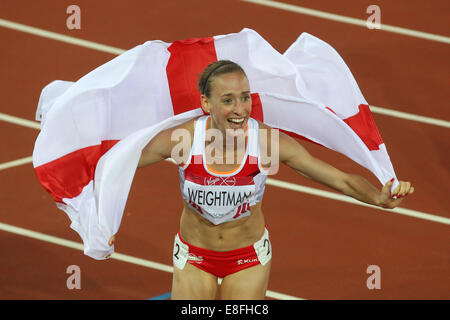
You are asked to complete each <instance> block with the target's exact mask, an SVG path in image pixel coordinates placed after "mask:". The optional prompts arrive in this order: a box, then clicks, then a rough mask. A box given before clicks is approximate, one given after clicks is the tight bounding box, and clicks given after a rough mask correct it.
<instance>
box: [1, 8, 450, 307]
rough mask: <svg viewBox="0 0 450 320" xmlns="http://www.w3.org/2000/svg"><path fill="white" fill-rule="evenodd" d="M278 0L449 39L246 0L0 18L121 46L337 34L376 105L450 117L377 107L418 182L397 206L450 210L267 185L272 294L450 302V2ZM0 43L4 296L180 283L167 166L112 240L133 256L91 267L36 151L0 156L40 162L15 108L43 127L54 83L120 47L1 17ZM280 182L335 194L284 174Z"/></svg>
mask: <svg viewBox="0 0 450 320" xmlns="http://www.w3.org/2000/svg"><path fill="white" fill-rule="evenodd" d="M283 1H284V2H285V3H290V4H294V5H296V6H297V7H296V8H297V9H298V6H302V7H306V8H310V9H315V10H318V11H319V12H328V13H334V14H337V15H340V16H346V17H351V18H357V19H360V20H362V21H364V20H365V19H367V17H368V14H367V13H366V8H367V7H368V6H369V5H371V4H377V5H379V6H380V8H381V19H382V23H383V24H386V25H391V26H397V27H402V28H405V29H407V30H416V31H422V32H425V33H428V34H435V35H440V36H443V37H442V38H444V41H435V40H431V39H429V38H427V37H425V38H423V37H417V36H411V35H405V34H402V33H398V32H389V31H382V30H369V29H368V28H365V27H362V26H358V25H355V24H350V23H346V22H338V21H336V20H330V19H329V18H323V17H320V16H317V15H315V16H312V15H307V14H304V13H299V12H296V11H295V10H294V11H293V9H292V8H293V7H292V6H291V7H288V8H290V9H289V10H284V9H277V8H273V7H269V6H265V5H261V4H255V3H251V2H247V1H238V0H228V1H201V0H189V1H183V0H171V1H137V0H129V1H105V0H101V1H98V0H97V1H95V2H94V1H76V2H74V1H50V0H40V1H25V0H14V1H13V0H4V1H2V2H1V3H0V19H4V20H7V21H12V22H16V23H20V24H23V25H26V26H31V27H35V28H39V29H44V30H47V31H52V32H55V33H58V34H61V35H66V36H70V37H75V38H80V39H85V40H89V41H92V42H95V43H97V44H104V45H109V46H112V47H115V48H120V49H129V48H132V47H133V46H135V45H138V44H141V43H143V42H144V41H146V40H153V39H160V40H164V41H166V42H171V41H174V40H180V39H185V38H193V37H205V36H211V35H217V34H226V33H232V32H238V31H240V30H241V29H242V28H243V27H248V28H252V29H254V30H256V31H258V32H259V33H260V34H261V35H262V36H263V37H264V38H266V39H267V40H268V41H269V42H270V43H271V44H272V45H273V46H274V47H275V48H276V49H277V50H279V51H280V52H283V51H284V50H286V49H287V47H288V46H289V45H290V44H291V43H292V42H293V41H295V39H296V38H297V37H298V36H299V35H300V33H301V32H304V31H306V32H309V33H311V34H313V35H315V36H317V37H319V38H321V39H323V40H325V41H327V42H328V43H330V44H331V45H332V46H333V47H334V48H335V49H336V50H337V51H338V52H339V53H340V54H341V56H342V57H343V58H344V60H345V61H346V62H347V64H348V65H349V67H350V69H351V70H352V72H353V74H354V76H355V78H356V80H357V81H358V83H359V85H360V88H361V90H362V91H363V94H364V95H365V98H366V99H367V101H369V103H370V104H371V105H374V106H377V107H382V108H384V109H388V110H396V111H400V112H403V113H405V114H407V115H411V114H413V115H419V116H421V117H427V118H433V119H438V120H441V122H435V124H432V123H424V122H421V121H415V120H408V119H405V118H398V117H395V116H390V115H384V114H381V113H374V117H375V121H376V122H377V125H378V128H379V130H380V132H381V134H382V136H383V139H384V141H385V143H386V145H387V148H388V151H389V154H390V156H391V160H392V162H393V165H394V168H395V169H396V173H397V175H398V177H399V178H400V179H403V180H410V181H412V182H413V184H414V186H415V188H416V192H415V194H414V195H413V196H411V197H410V198H407V199H406V200H405V201H404V202H403V203H402V205H401V207H402V208H404V209H408V210H413V212H420V213H426V214H431V215H433V216H438V217H442V218H444V219H441V220H440V221H439V222H436V221H430V220H427V219H422V218H420V217H419V218H417V217H411V216H408V215H404V214H398V213H395V212H392V211H390V212H386V211H381V210H378V209H375V208H369V207H365V206H360V205H355V204H352V203H347V202H343V201H340V200H333V199H329V198H327V197H323V196H317V195H312V194H308V193H304V192H298V191H294V190H288V189H285V188H280V187H275V186H267V188H266V194H265V199H264V203H263V211H264V212H265V216H266V220H267V224H268V226H269V231H270V233H271V238H272V243H273V247H274V258H273V267H272V274H271V280H270V283H269V290H270V291H271V293H270V294H268V298H289V297H290V296H292V297H297V298H304V299H449V298H450V291H449V290H448V288H449V284H450V276H449V274H450V273H449V267H450V232H449V231H450V230H449V225H448V223H449V222H448V221H449V220H448V219H449V218H450V210H449V207H450V205H449V200H448V187H447V183H448V181H450V170H449V169H450V166H449V163H450V162H449V156H450V152H449V150H450V133H449V121H450V108H449V105H448V101H449V95H448V88H449V85H450V83H449V78H448V73H449V60H448V57H449V56H450V46H449V42H448V40H449V38H448V37H449V36H450V30H449V28H448V21H447V19H446V18H447V16H446V15H447V13H448V12H449V10H450V4H449V2H448V1H444V0H439V1H433V2H432V4H431V2H430V1H425V0H417V1H405V0H397V1H395V2H394V1H366V0H363V1H361V0H347V1H345V2H337V1H332V0H326V1H325V0H320V1H312V0H305V1H295V0H283ZM270 2H271V3H275V1H270ZM342 3H345V5H344V4H342ZM71 4H77V5H78V6H80V8H81V30H68V29H67V27H66V18H67V17H68V15H67V14H66V8H67V7H68V6H69V5H71ZM297 11H298V10H297ZM0 39H1V51H0V57H1V59H0V69H1V71H2V72H1V73H0V84H1V86H0V88H1V89H0V92H1V97H2V99H1V104H0V113H1V114H0V119H3V120H5V121H0V169H1V170H0V187H1V189H0V223H1V224H0V229H1V230H0V299H147V298H150V297H154V296H159V295H161V294H164V293H167V292H169V291H170V281H171V273H170V266H171V252H172V245H173V236H174V235H175V232H176V231H177V230H178V221H179V216H180V212H181V208H182V203H181V197H180V196H179V194H178V183H179V182H178V177H177V172H176V170H175V169H174V168H173V165H172V164H171V163H169V162H163V163H159V164H157V165H154V166H152V167H148V168H145V169H140V170H139V171H138V172H137V174H136V176H135V180H134V182H133V186H132V189H131V192H130V196H129V199H128V202H127V206H126V208H125V214H124V218H123V221H122V225H121V228H120V231H119V235H118V241H117V242H116V251H117V252H119V253H121V254H124V255H127V257H125V258H124V259H110V260H108V261H95V260H93V259H91V258H89V257H87V256H84V255H83V253H82V252H81V251H80V250H78V249H74V248H69V247H68V246H67V245H71V244H73V243H72V242H76V243H80V241H81V240H80V239H79V237H78V235H77V234H76V233H75V232H74V231H72V230H71V229H70V228H69V219H68V218H67V217H66V215H65V214H64V213H63V212H62V211H60V210H58V209H57V208H56V206H55V204H54V202H53V201H52V199H51V198H50V196H49V195H48V194H47V193H46V192H45V190H44V189H43V188H42V187H41V186H40V185H39V183H38V181H37V179H36V177H35V174H34V171H33V167H32V164H31V163H30V161H29V160H28V161H27V159H25V161H24V164H22V165H11V166H10V167H8V168H4V166H2V165H3V164H5V163H9V162H10V161H13V160H17V159H23V158H27V157H30V156H31V154H32V150H33V147H34V141H35V139H36V137H37V134H38V132H39V131H38V130H37V129H33V128H31V127H29V126H28V127H27V126H25V125H24V123H23V122H22V123H20V124H17V123H13V122H11V120H6V118H5V116H4V115H10V116H14V117H17V118H20V119H25V120H31V121H33V120H34V114H35V110H36V107H37V101H38V98H39V94H40V91H41V89H42V88H43V87H44V86H45V85H46V84H48V83H49V82H51V81H53V80H55V79H61V80H70V81H76V80H77V79H78V78H80V77H81V76H82V75H84V74H86V73H88V72H89V71H91V70H92V69H94V68H95V67H97V66H99V65H101V64H103V63H105V62H107V61H109V60H110V59H112V58H114V57H115V55H114V54H112V53H107V52H104V51H101V50H94V49H89V48H85V47H82V46H79V45H74V44H69V43H66V42H61V41H58V40H54V39H49V38H45V37H42V36H37V35H33V34H30V33H26V32H22V31H18V30H15V29H11V28H7V27H4V26H2V27H0ZM445 39H446V41H447V42H445ZM375 109H376V108H374V110H375ZM1 116H3V117H1ZM420 119H424V118H420ZM303 145H305V146H306V147H307V148H308V150H309V151H310V152H311V153H313V154H314V155H315V156H317V157H319V158H321V159H323V160H326V161H328V162H329V163H331V164H332V165H334V166H336V167H338V168H340V169H341V170H344V171H347V172H354V173H359V174H362V175H364V176H365V177H367V178H368V179H369V180H370V181H371V182H372V183H374V184H375V185H379V183H378V181H377V180H376V179H375V178H374V177H373V176H372V175H371V174H370V173H369V172H368V171H367V170H365V169H363V168H361V167H359V166H358V165H356V164H355V163H353V162H351V161H350V160H348V159H347V158H345V157H344V156H342V155H339V154H336V153H334V152H332V151H329V150H325V149H323V148H320V147H318V146H315V145H312V144H309V143H306V142H303ZM273 178H275V179H277V180H281V181H285V182H290V183H293V184H296V185H301V186H306V187H310V188H314V189H313V190H323V191H328V192H332V193H333V194H335V193H334V192H333V191H332V190H330V189H327V188H326V187H323V186H321V185H318V184H316V183H314V182H311V181H308V180H306V179H305V178H303V177H301V176H299V175H293V174H292V171H291V170H289V169H288V168H282V169H281V170H280V172H279V174H278V175H277V176H276V177H273ZM154 181H163V182H164V183H158V184H156V183H154ZM149 198H152V199H159V201H158V202H157V203H155V202H154V201H150V200H149ZM174 199H177V200H174ZM406 212H410V211H406ZM11 226H14V227H18V228H21V229H13V228H12V227H11ZM17 230H18V231H17ZM27 230H31V231H35V232H39V233H41V234H44V235H49V236H53V237H57V239H66V240H69V241H72V242H70V243H69V244H65V243H61V241H60V240H57V242H56V243H51V242H48V241H44V240H42V239H44V238H43V236H42V235H40V234H39V235H36V234H33V235H32V236H31V237H30V234H28V235H25V234H24V233H23V232H27ZM75 248H76V244H75ZM116 256H117V257H119V258H120V257H122V256H120V255H116ZM128 256H129V257H135V258H140V259H143V260H140V261H141V262H143V263H140V264H139V263H138V264H136V263H133V260H131V258H129V257H128ZM149 261H152V262H157V263H160V264H162V267H161V268H162V270H161V268H160V269H158V266H157V267H156V269H155V267H154V266H153V265H150V267H149ZM70 265H78V266H79V267H80V269H81V290H69V289H67V287H66V280H67V278H68V276H69V274H67V273H66V269H67V267H68V266H70ZM369 265H378V266H379V267H380V268H381V289H380V290H368V288H367V287H366V280H367V278H368V277H369V275H368V274H367V273H366V269H367V267H368V266H369ZM166 266H168V267H166ZM164 270H165V271H164ZM273 292H275V293H273ZM276 293H281V294H285V295H288V296H283V295H276Z"/></svg>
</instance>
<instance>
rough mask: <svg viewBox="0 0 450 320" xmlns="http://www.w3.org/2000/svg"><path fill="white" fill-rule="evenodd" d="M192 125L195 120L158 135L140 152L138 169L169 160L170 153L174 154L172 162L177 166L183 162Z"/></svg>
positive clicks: (188, 145) (188, 146)
mask: <svg viewBox="0 0 450 320" xmlns="http://www.w3.org/2000/svg"><path fill="white" fill-rule="evenodd" d="M194 125H195V120H190V121H188V122H185V123H183V124H181V125H179V126H176V127H173V128H169V129H167V130H164V131H161V132H160V133H158V134H157V135H156V136H155V137H154V138H153V139H152V140H150V142H149V143H148V144H147V145H146V146H145V147H144V149H143V150H142V154H141V158H140V159H139V163H138V167H139V168H142V167H145V166H148V165H150V164H153V163H156V162H159V161H161V160H165V159H167V158H170V157H172V152H175V153H176V154H175V157H174V159H173V160H175V162H176V163H177V164H180V163H183V162H185V161H186V158H187V157H188V156H189V152H190V148H191V140H192V136H193V132H194Z"/></svg>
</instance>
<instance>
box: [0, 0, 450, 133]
mask: <svg viewBox="0 0 450 320" xmlns="http://www.w3.org/2000/svg"><path fill="white" fill-rule="evenodd" d="M242 1H247V0H242ZM308 10H310V9H308ZM313 11H314V10H313ZM0 26H2V27H5V28H9V29H13V30H17V31H22V32H27V33H31V34H33V35H36V36H40V37H44V38H50V39H53V40H57V41H63V42H66V43H70V44H73V45H77V46H81V47H85V48H89V49H94V50H97V51H102V52H107V53H111V54H115V55H119V54H122V53H124V52H125V51H126V50H125V49H120V48H114V47H110V46H107V45H103V44H99V43H96V42H92V41H86V40H82V39H78V38H74V37H70V36H66V35H62V34H58V33H55V32H51V31H47V30H43V29H39V28H36V27H31V26H27V25H24V24H20V23H17V22H12V21H8V20H4V19H0ZM370 108H371V110H372V111H373V113H379V114H383V115H388V116H392V117H396V118H401V119H407V120H412V121H417V122H422V123H427V124H432V125H436V126H442V127H446V128H449V127H450V122H449V121H445V120H440V119H435V118H430V117H425V116H420V115H415V114H411V113H406V112H401V111H396V110H392V109H386V108H381V107H376V106H370ZM8 117H9V118H8ZM14 119H19V118H16V117H13V116H8V115H6V114H3V113H0V120H4V121H8V120H9V121H8V122H12V123H16V124H20V125H22V124H21V123H19V122H13V121H15V120H14ZM22 120H23V119H22ZM23 121H24V122H23V125H24V126H28V127H31V128H36V129H39V128H40V125H39V124H38V123H37V122H36V123H33V121H30V120H23ZM27 124H29V125H27Z"/></svg>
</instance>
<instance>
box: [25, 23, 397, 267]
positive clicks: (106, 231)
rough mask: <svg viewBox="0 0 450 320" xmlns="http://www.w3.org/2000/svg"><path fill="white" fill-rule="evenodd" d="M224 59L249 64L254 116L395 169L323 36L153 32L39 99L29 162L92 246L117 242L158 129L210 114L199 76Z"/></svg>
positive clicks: (99, 250)
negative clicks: (276, 43) (285, 41)
mask: <svg viewBox="0 0 450 320" xmlns="http://www.w3.org/2000/svg"><path fill="white" fill-rule="evenodd" d="M222 59H227V60H232V61H234V62H236V63H238V64H240V65H241V66H242V67H243V69H244V70H245V72H246V74H247V76H248V79H249V82H250V87H251V90H252V102H253V105H252V114H251V116H252V117H253V118H255V119H257V120H260V121H263V122H264V123H266V124H267V125H269V126H272V127H275V128H279V129H281V130H284V131H285V132H288V133H290V134H292V135H294V136H295V135H296V136H299V137H304V138H306V139H309V140H311V141H313V142H315V143H318V144H320V145H323V146H324V147H327V148H330V149H333V150H336V151H338V152H340V153H343V154H345V155H346V156H348V157H349V158H351V159H353V160H354V161H355V162H357V163H359V164H361V165H362V166H364V167H366V168H367V169H369V170H370V171H371V172H372V173H373V174H374V175H375V176H376V177H377V178H378V179H379V181H380V182H381V183H382V184H385V183H386V182H387V181H389V180H390V179H391V178H393V177H395V173H394V169H393V167H392V164H391V162H390V159H389V155H388V153H387V151H386V147H385V145H384V143H383V140H382V138H381V135H380V134H379V132H378V129H377V127H376V125H375V122H374V120H373V117H372V114H371V112H370V109H369V106H368V104H367V102H366V101H365V99H364V97H363V95H362V94H361V91H360V90H359V88H358V85H357V83H356V81H355V79H354V78H353V76H352V74H351V72H350V70H349V69H348V67H347V65H346V64H345V62H344V61H343V60H342V58H341V57H340V56H339V54H338V53H337V52H336V51H335V50H334V49H333V48H332V47H331V46H329V45H328V44H327V43H325V42H323V41H322V40H320V39H318V38H316V37H314V36H312V35H310V34H307V33H303V34H301V35H300V37H299V38H298V39H297V40H296V41H295V42H294V43H293V44H292V46H291V47H290V48H289V49H288V50H287V51H286V52H285V53H284V54H280V53H279V52H278V51H276V50H275V49H274V48H273V47H272V46H271V45H270V44H269V43H268V42H267V41H265V40H264V39H263V38H262V37H261V36H260V35H259V34H258V33H257V32H255V31H253V30H250V29H243V30H242V31H241V32H239V33H234V34H228V35H220V36H214V37H210V38H201V39H200V38H199V39H190V40H184V41H176V42H173V43H165V42H162V41H148V42H145V43H144V44H142V45H139V46H136V47H135V48H133V49H130V50H128V51H126V52H125V53H123V54H121V55H120V56H118V57H116V58H114V59H112V60H111V61H109V62H107V63H105V64H104V65H102V66H100V67H98V68H97V69H95V70H93V71H92V72H90V73H88V74H87V75H85V76H84V77H82V78H81V79H79V80H78V81H76V82H69V81H59V80H57V81H54V82H52V83H50V84H49V85H47V86H46V87H45V88H44V89H43V90H42V93H41V96H40V99H39V104H38V108H37V113H36V119H37V120H39V121H41V132H40V134H39V136H38V137H37V140H36V143H35V147H34V152H33V166H34V168H35V172H36V175H37V177H38V179H39V182H40V183H41V184H42V185H43V187H44V188H45V189H46V190H47V191H48V192H49V193H50V195H51V196H52V197H53V199H54V200H55V202H56V204H57V206H58V208H60V209H62V210H64V211H65V212H66V214H67V215H68V216H69V218H70V220H71V228H72V229H74V230H75V231H76V232H78V234H79V235H80V236H81V238H82V240H83V244H84V253H85V254H86V255H88V256H90V257H92V258H95V259H105V258H106V257H107V256H108V255H110V254H111V253H113V252H114V247H113V246H109V245H108V240H109V239H110V237H111V236H112V235H114V234H115V233H117V231H118V229H119V226H120V223H121V219H122V214H123V210H124V208H125V204H126V201H127V198H128V194H129V191H130V187H131V183H132V180H133V177H134V174H135V171H136V167H137V163H138V161H139V157H140V154H141V151H142V149H143V148H144V146H145V145H146V144H147V143H148V142H149V141H150V140H151V139H152V138H153V137H154V136H155V135H156V134H157V133H158V132H160V131H162V130H164V129H167V128H170V127H173V126H176V125H178V124H181V123H183V122H185V121H188V120H190V119H192V118H194V117H198V116H200V115H202V114H203V111H202V110H201V108H200V95H199V93H198V90H197V79H198V76H199V74H200V73H201V72H202V71H203V69H204V68H205V67H206V66H207V65H209V64H210V63H211V62H214V61H217V60H222ZM397 183H398V182H397V181H396V183H395V185H396V184H397Z"/></svg>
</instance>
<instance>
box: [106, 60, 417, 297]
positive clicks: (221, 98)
mask: <svg viewBox="0 0 450 320" xmlns="http://www.w3.org/2000/svg"><path fill="white" fill-rule="evenodd" d="M198 88H199V91H200V95H201V96H200V97H201V106H202V108H203V110H204V111H205V112H206V113H207V114H208V116H202V117H199V118H196V119H192V120H190V121H188V122H186V123H184V124H182V125H180V126H177V127H174V128H170V129H168V130H165V131H162V132H160V133H159V134H158V135H156V136H155V138H153V139H152V140H151V141H150V142H149V143H148V145H147V146H146V147H145V148H144V149H143V151H142V155H141V158H140V161H139V165H138V166H139V167H144V166H147V165H150V164H153V163H156V162H158V161H161V160H164V159H167V158H172V159H174V160H175V162H176V163H177V165H178V170H179V175H180V186H181V193H182V197H183V199H184V208H183V212H182V215H181V221H180V229H179V232H178V234H177V235H176V236H175V243H174V250H173V263H174V271H173V281H172V299H215V298H216V297H217V296H218V295H219V296H220V298H221V299H227V300H228V299H260V300H261V299H264V297H265V295H266V290H267V286H268V282H269V273H270V266H271V257H272V246H271V244H270V239H269V233H268V230H267V229H266V225H265V222H264V215H263V212H262V210H261V201H262V197H263V193H264V185H265V181H266V178H267V175H268V173H270V172H271V170H272V172H275V171H276V168H277V165H278V162H281V163H284V164H285V165H287V166H289V167H291V168H292V169H294V170H295V171H297V172H298V173H300V174H302V175H304V176H306V177H307V178H310V179H312V180H314V181H316V182H319V183H322V184H324V185H326V186H329V187H331V188H333V189H335V190H338V191H340V192H342V193H343V194H346V195H348V196H351V197H353V198H355V199H357V200H360V201H363V202H366V203H369V204H372V205H376V206H380V207H383V208H395V207H396V206H398V205H399V204H400V203H401V201H402V200H403V198H404V197H405V196H407V195H408V194H412V193H413V192H414V188H413V187H412V186H411V184H410V183H409V182H403V181H400V184H399V186H398V187H397V188H396V189H395V190H394V192H393V193H392V194H391V192H390V188H391V186H392V181H393V180H391V181H390V182H388V183H386V185H385V186H384V187H383V188H382V190H381V192H380V191H379V190H378V189H377V188H376V187H374V186H373V185H372V184H370V183H369V182H368V181H367V180H366V179H364V178H363V177H361V176H359V175H354V174H347V173H344V172H342V171H340V170H338V169H336V168H334V167H332V166H330V165H328V164H327V163H325V162H323V161H320V160H318V159H316V158H314V157H313V156H311V155H310V154H309V153H308V152H307V151H306V150H305V148H303V147H302V146H301V145H300V144H299V143H298V142H297V140H295V139H293V138H291V137H289V136H288V135H285V134H283V133H281V132H278V131H274V130H272V128H270V127H268V126H267V125H265V124H263V123H261V122H258V121H256V120H254V119H252V118H251V117H250V113H251V111H252V110H251V106H252V101H251V95H250V84H249V81H248V79H247V76H246V74H245V72H244V70H243V69H242V68H241V67H240V66H239V65H238V64H236V63H234V62H231V61H227V60H221V61H217V62H214V63H212V64H211V65H209V66H208V67H207V68H206V69H205V70H204V71H203V73H202V75H201V77H200V80H199V82H198ZM278 133H279V134H278ZM180 137H181V138H182V139H180ZM274 137H276V139H273V138H274ZM180 140H183V141H182V142H180ZM180 146H183V147H180ZM175 150H176V151H175ZM263 151H264V152H263ZM272 151H278V158H276V159H275V160H274V158H273V157H270V158H269V156H268V155H269V154H271V152H272ZM272 153H273V152H272ZM114 240H115V237H112V238H111V240H110V244H112V243H113V242H114ZM218 277H219V278H222V283H221V285H220V286H219V285H218Z"/></svg>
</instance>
